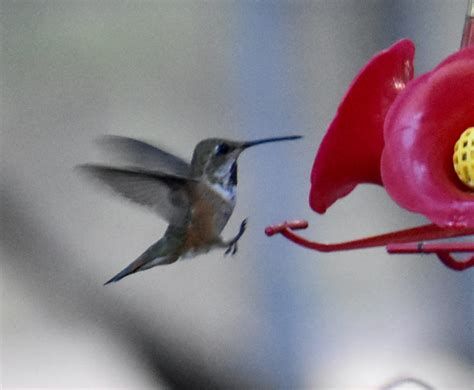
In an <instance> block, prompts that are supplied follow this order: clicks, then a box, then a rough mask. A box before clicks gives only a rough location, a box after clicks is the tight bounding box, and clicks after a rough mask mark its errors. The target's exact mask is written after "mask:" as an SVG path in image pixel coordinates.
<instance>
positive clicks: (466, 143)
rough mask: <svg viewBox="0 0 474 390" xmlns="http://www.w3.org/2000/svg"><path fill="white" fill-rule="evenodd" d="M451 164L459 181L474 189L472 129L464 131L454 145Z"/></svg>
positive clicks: (473, 142)
mask: <svg viewBox="0 0 474 390" xmlns="http://www.w3.org/2000/svg"><path fill="white" fill-rule="evenodd" d="M453 164H454V170H455V171H456V173H457V175H458V177H459V180H461V181H462V182H463V183H464V184H465V185H467V186H468V187H469V188H471V189H474V127H469V128H468V129H466V130H465V131H464V133H462V134H461V136H460V137H459V139H458V141H457V142H456V145H454V154H453Z"/></svg>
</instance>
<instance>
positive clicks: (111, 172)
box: [78, 164, 194, 225]
mask: <svg viewBox="0 0 474 390" xmlns="http://www.w3.org/2000/svg"><path fill="white" fill-rule="evenodd" d="M78 168H79V170H80V171H82V172H83V173H85V174H86V175H88V176H90V177H92V178H96V179H99V180H100V181H101V182H102V183H104V184H106V185H107V186H108V187H109V188H110V189H112V190H113V191H114V192H115V193H117V194H119V195H122V196H123V197H125V198H127V199H129V200H132V201H133V202H136V203H138V204H140V205H143V206H147V207H149V208H151V209H152V210H153V211H154V212H156V213H157V214H158V215H159V216H161V217H162V218H163V219H165V220H166V221H167V222H169V223H170V224H172V225H179V224H181V223H183V222H184V221H185V219H186V217H187V214H188V212H189V208H190V200H189V191H190V188H191V187H192V186H193V184H194V181H193V180H192V179H187V178H184V177H179V176H175V175H169V174H167V173H163V172H158V171H146V170H142V169H138V168H114V167H109V166H105V165H94V164H85V165H80V166H79V167H78Z"/></svg>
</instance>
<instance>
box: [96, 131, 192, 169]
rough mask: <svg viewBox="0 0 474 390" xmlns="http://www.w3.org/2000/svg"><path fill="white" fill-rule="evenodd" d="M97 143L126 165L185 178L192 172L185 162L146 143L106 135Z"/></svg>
mask: <svg viewBox="0 0 474 390" xmlns="http://www.w3.org/2000/svg"><path fill="white" fill-rule="evenodd" d="M97 142H98V144H99V145H100V146H101V147H102V148H103V149H104V150H105V151H106V152H109V153H111V154H113V155H116V156H117V157H118V158H119V159H120V161H121V162H123V163H124V164H126V165H130V166H135V167H140V168H143V169H147V170H151V171H155V170H158V171H161V172H165V173H170V174H172V175H178V176H183V177H186V176H188V175H189V173H190V170H191V169H190V166H189V164H188V163H187V162H186V161H185V160H183V159H181V158H180V157H177V156H175V155H174V154H172V153H169V152H167V151H165V150H163V149H161V148H158V147H156V146H153V145H150V144H148V143H146V142H144V141H140V140H137V139H133V138H128V137H122V136H118V135H106V136H103V137H101V138H99V139H98V140H97Z"/></svg>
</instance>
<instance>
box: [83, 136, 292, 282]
mask: <svg viewBox="0 0 474 390" xmlns="http://www.w3.org/2000/svg"><path fill="white" fill-rule="evenodd" d="M298 138H301V136H287V137H276V138H266V139H261V140H257V141H249V142H238V141H230V140H225V139H220V138H209V139H205V140H203V141H201V142H199V143H198V144H197V146H196V147H195V149H194V153H193V157H192V160H191V163H190V164H189V163H187V162H186V161H184V160H183V159H181V158H179V157H177V156H175V155H173V154H171V153H168V152H166V151H164V150H162V149H160V148H157V147H155V146H152V145H150V144H148V143H145V142H143V141H139V140H136V139H132V138H127V137H121V136H105V137H103V138H102V139H101V144H102V146H104V147H105V148H106V149H108V150H109V151H112V152H115V153H116V154H118V155H120V156H121V157H122V158H123V159H127V160H128V163H129V164H130V165H129V166H127V167H112V166H106V165H96V164H85V165H81V166H79V169H80V170H81V171H83V172H84V173H85V174H87V175H89V176H91V177H93V178H96V179H99V181H101V182H102V183H104V184H106V185H107V186H108V187H109V188H110V189H112V190H113V191H114V192H116V193H117V194H119V195H122V196H124V197H125V198H128V199H129V200H132V201H133V202H136V203H138V204H140V205H143V206H147V207H149V208H151V209H152V210H153V211H154V212H156V213H157V214H158V215H159V216H160V217H162V218H164V219H165V220H166V221H167V222H168V223H169V225H168V228H167V229H166V231H165V234H164V235H163V237H162V238H160V239H159V240H158V241H157V242H156V243H154V244H153V245H152V246H150V247H149V248H148V249H147V250H146V251H145V252H144V253H143V254H141V255H140V256H139V257H138V258H137V259H136V260H135V261H133V262H132V263H131V264H130V265H128V266H127V267H125V268H124V269H123V270H122V271H120V272H119V273H118V274H117V275H115V276H114V277H113V278H112V279H110V280H109V281H108V282H106V283H105V285H106V284H109V283H112V282H117V281H119V280H120V279H122V278H124V277H125V276H128V275H130V274H133V273H135V272H137V271H143V270H146V269H149V268H151V267H155V266H157V265H164V264H171V263H174V262H175V261H177V260H178V259H179V258H186V257H194V256H196V255H198V254H202V253H207V252H208V251H209V250H211V249H213V248H225V249H226V250H225V254H229V253H231V254H235V253H236V252H237V242H238V241H239V239H240V237H241V236H242V234H243V233H244V231H245V228H246V220H243V221H242V223H241V225H240V229H239V231H238V233H237V234H236V235H235V236H234V237H232V238H231V239H229V240H224V239H223V238H222V237H221V236H220V233H221V232H222V230H223V229H224V227H225V225H226V224H227V221H228V220H229V218H230V216H231V215H232V211H233V210H234V206H235V202H236V199H235V195H236V186H237V158H238V157H239V155H240V153H242V151H244V150H245V149H247V148H249V147H251V146H255V145H260V144H264V143H268V142H277V141H287V140H295V139H298Z"/></svg>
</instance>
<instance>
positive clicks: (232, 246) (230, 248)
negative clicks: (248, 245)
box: [224, 219, 247, 256]
mask: <svg viewBox="0 0 474 390" xmlns="http://www.w3.org/2000/svg"><path fill="white" fill-rule="evenodd" d="M246 228H247V219H244V220H243V221H242V223H241V224H240V229H239V232H238V233H237V235H236V236H235V237H234V238H233V239H232V240H230V241H228V242H226V243H225V246H227V249H226V251H225V252H224V255H225V256H227V255H228V254H229V253H230V254H231V255H232V256H233V255H235V254H236V253H237V241H239V240H240V237H242V235H243V234H244V232H245V229H246Z"/></svg>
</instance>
